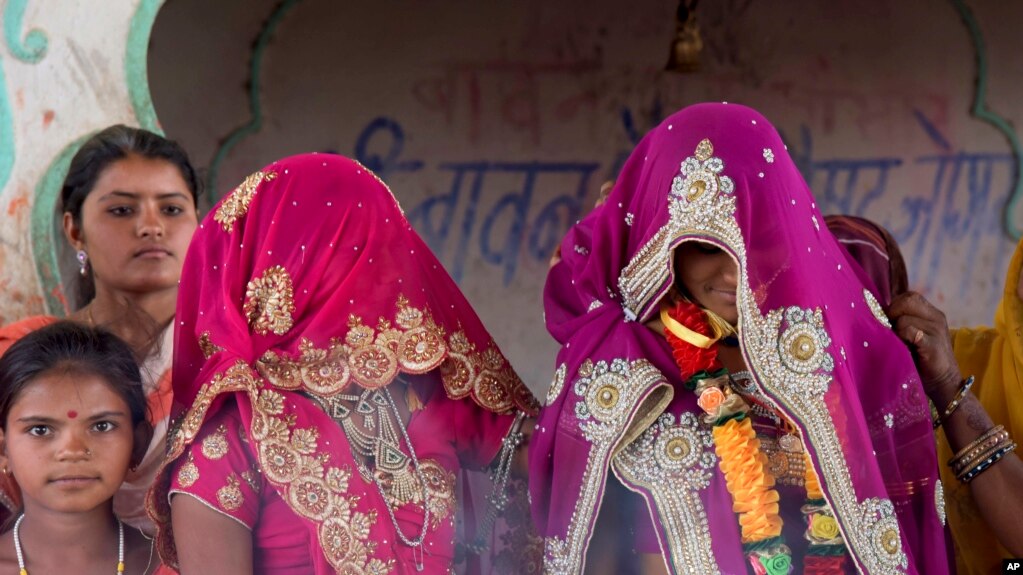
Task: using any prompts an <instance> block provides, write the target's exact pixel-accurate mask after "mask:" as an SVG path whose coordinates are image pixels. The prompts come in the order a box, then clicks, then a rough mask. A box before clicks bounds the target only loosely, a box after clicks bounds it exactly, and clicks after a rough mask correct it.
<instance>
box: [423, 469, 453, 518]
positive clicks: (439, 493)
mask: <svg viewBox="0 0 1023 575" xmlns="http://www.w3.org/2000/svg"><path fill="white" fill-rule="evenodd" d="M419 464H420V469H421V470H422V471H423V479H425V480H426V490H427V491H429V492H430V496H429V497H428V498H427V504H428V505H429V506H430V519H431V520H432V525H433V528H434V529H436V528H437V527H438V526H440V523H441V521H443V520H445V519H447V518H448V517H450V516H451V513H452V512H453V511H454V510H455V474H454V473H451V472H450V471H448V470H447V469H445V468H444V467H442V466H441V465H440V464H439V463H437V462H436V461H433V460H432V459H424V460H422V461H420V462H419ZM421 493H422V490H420V489H417V490H415V494H416V495H420V494H421ZM417 499H422V498H421V497H417ZM416 503H422V501H417V502H416Z"/></svg>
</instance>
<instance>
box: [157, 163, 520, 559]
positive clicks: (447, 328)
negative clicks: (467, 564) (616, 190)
mask: <svg viewBox="0 0 1023 575" xmlns="http://www.w3.org/2000/svg"><path fill="white" fill-rule="evenodd" d="M176 321H177V322H178V323H177V332H176V339H175V358H174V359H175V361H174V374H173V382H174V392H175V396H174V398H175V410H174V421H175V429H173V431H172V434H171V436H170V441H169V451H170V453H169V458H168V459H169V463H168V465H167V466H166V467H165V469H164V471H163V472H162V473H161V474H160V476H158V478H157V481H156V484H155V485H154V488H153V490H152V491H151V492H150V494H149V499H148V505H149V508H150V514H151V515H152V516H153V518H154V520H155V521H156V523H157V526H158V536H159V549H160V552H161V556H162V557H163V558H164V561H165V562H166V563H168V564H170V565H176V550H175V549H174V546H173V533H172V532H171V529H170V513H169V512H170V509H169V498H168V495H169V493H171V492H172V491H182V492H185V493H189V494H190V495H193V496H196V497H199V498H200V499H203V500H204V501H207V502H208V503H211V504H213V505H214V507H215V508H216V509H218V510H219V511H221V512H226V513H227V514H228V515H231V516H232V517H234V518H235V519H237V520H239V521H241V522H242V523H243V524H245V525H247V526H249V527H251V528H253V533H254V546H255V547H256V548H257V551H256V559H257V560H265V561H266V564H265V565H260V566H259V568H260V572H268V573H275V572H280V573H288V572H303V573H317V574H320V573H334V572H337V573H404V572H406V571H407V570H410V569H413V567H412V565H413V562H412V560H411V549H410V548H408V547H405V546H403V545H402V544H401V543H398V542H397V535H396V533H395V531H394V527H393V526H392V522H391V519H390V516H389V511H388V507H387V504H386V503H385V502H384V500H383V498H382V497H381V496H380V493H379V492H378V490H377V486H376V485H375V484H374V482H373V481H372V480H367V479H366V478H363V477H362V476H361V474H360V472H359V468H358V465H357V464H356V461H355V460H354V457H353V456H352V453H351V449H350V447H349V443H348V440H347V438H346V437H345V434H344V432H343V431H342V430H341V428H340V426H339V425H338V424H337V423H336V422H335V421H334V420H333V419H332V418H331V417H330V416H329V415H328V414H327V413H325V411H324V409H323V408H321V407H320V405H319V403H317V401H316V400H314V399H313V398H312V396H314V395H315V396H319V397H321V398H322V397H329V396H332V395H335V394H338V393H341V392H342V391H344V392H346V393H353V391H352V389H355V390H356V391H354V393H358V392H359V391H361V389H360V388H365V389H374V388H380V387H383V386H386V385H388V384H390V383H391V382H392V381H393V380H394V379H395V378H397V377H402V378H403V379H404V380H406V381H409V382H410V388H411V389H413V390H414V392H415V395H416V396H417V397H418V398H419V400H420V401H422V402H423V403H424V407H423V408H422V409H421V411H415V412H414V413H413V415H412V418H411V420H410V422H409V425H408V432H409V436H410V439H411V441H412V443H413V445H414V447H415V449H416V452H417V454H422V459H421V463H423V464H424V465H423V468H424V473H425V471H426V467H427V463H429V464H431V465H432V464H436V467H435V471H436V474H435V475H436V477H434V476H431V475H430V474H426V479H427V482H428V483H432V482H433V479H431V478H435V479H437V481H439V482H440V483H442V484H444V485H445V486H446V485H447V477H448V475H447V474H454V473H455V472H457V471H458V470H460V469H461V468H462V467H467V468H472V467H481V466H484V465H486V464H488V463H489V462H490V460H491V459H492V458H493V457H494V455H495V454H496V453H497V451H498V449H499V448H500V440H501V437H503V435H504V434H505V433H506V432H507V431H508V428H509V426H510V425H511V421H512V417H513V416H512V414H513V413H514V412H515V411H517V410H533V409H534V400H533V399H532V396H531V395H530V393H529V391H528V390H527V389H526V387H525V386H524V385H523V384H522V382H521V381H520V380H519V378H518V377H517V376H516V375H515V373H514V372H513V371H512V369H511V367H510V366H509V365H508V362H507V360H506V359H505V358H504V356H503V355H502V354H501V352H500V351H499V350H498V349H497V346H496V345H495V344H494V342H493V340H492V339H491V337H490V335H489V334H488V333H487V331H486V330H485V329H484V327H483V326H482V324H481V323H480V321H479V318H478V317H477V316H476V314H475V312H473V310H472V308H471V307H470V305H469V303H468V302H467V301H466V300H465V299H464V297H463V296H462V294H461V292H460V290H459V289H458V287H457V285H456V284H455V283H454V282H453V281H452V280H451V278H450V277H449V276H448V274H447V273H446V272H445V270H444V269H443V267H442V266H441V265H440V263H439V262H438V261H437V260H436V258H435V257H434V256H433V254H432V253H431V252H430V250H429V248H427V247H426V245H425V243H423V242H422V240H420V238H419V237H418V236H417V235H416V234H415V232H414V231H413V230H412V228H411V226H410V225H409V223H408V221H407V220H406V219H405V217H404V214H403V213H402V211H401V208H400V207H399V205H398V203H397V201H396V200H395V198H394V197H393V195H392V194H391V193H390V191H389V190H388V189H387V187H386V186H385V185H384V184H383V182H381V181H380V180H379V179H378V178H377V177H376V176H375V175H374V174H373V173H371V172H370V171H368V170H367V169H366V168H364V167H363V166H361V165H359V164H358V163H356V162H353V161H351V160H348V159H345V158H342V157H339V156H333V155H318V154H312V155H304V156H295V157H291V158H286V159H284V160H281V161H278V162H276V163H274V164H271V165H269V166H267V167H266V168H264V169H263V170H261V171H259V172H257V173H255V174H253V175H252V176H250V177H249V178H247V179H246V180H245V181H244V182H243V183H242V184H241V185H240V186H239V187H238V188H237V189H236V190H235V191H234V192H233V193H232V194H230V195H228V196H227V197H225V198H224V199H223V200H222V201H221V202H220V203H219V204H218V206H217V207H216V209H215V210H214V211H213V212H212V213H210V214H209V216H208V217H207V218H206V219H205V220H204V221H203V223H202V225H201V226H200V230H199V231H198V233H197V234H196V236H195V238H194V240H193V242H192V245H191V247H190V249H189V254H188V257H187V259H186V262H185V268H184V272H183V275H182V281H181V295H180V297H179V302H178V310H177V317H176ZM398 399H399V401H400V398H398ZM211 438H212V439H211ZM207 444H210V445H211V446H212V451H211V452H210V453H207V451H208V446H207ZM420 449H422V450H423V451H420ZM211 455H212V456H211ZM218 455H220V457H217V456H218ZM427 460H430V461H429V462H428V461H427ZM252 469H258V471H259V474H260V477H258V478H256V477H252V476H251V474H249V475H248V478H249V479H252V480H253V481H252V482H251V483H250V482H249V480H248V479H247V478H246V476H243V474H245V473H246V472H249V471H251V470H252ZM183 470H184V471H183ZM186 484H188V485H186ZM428 487H429V486H428ZM442 490H443V491H444V492H445V493H447V492H449V490H448V489H447V487H443V489H442ZM431 501H432V502H434V503H436V502H437V501H438V500H437V499H436V498H433V499H431ZM410 506H411V507H410ZM410 506H405V507H401V508H399V509H398V510H397V511H396V512H395V515H396V517H397V520H398V522H399V524H400V525H401V528H402V532H403V533H405V534H406V535H407V536H409V537H414V536H415V535H417V534H418V533H419V528H420V526H421V525H422V523H423V512H422V509H421V507H420V508H419V509H418V510H417V509H415V508H414V507H415V506H414V505H412V504H410ZM445 517H447V519H445V521H439V522H438V523H437V524H436V525H431V529H430V530H428V537H427V543H426V544H425V548H426V551H427V558H426V562H427V564H428V565H429V566H434V567H438V568H439V566H440V565H443V566H444V567H445V568H448V567H450V561H451V560H450V557H451V555H452V554H453V547H452V546H453V542H452V541H451V538H452V533H453V532H452V531H451V528H450V527H451V526H450V523H451V521H452V519H451V518H450V515H446V516H445ZM282 522H283V524H291V525H293V526H295V528H294V529H290V530H286V531H281V530H279V529H276V528H275V527H274V525H279V524H282ZM275 545H276V546H279V547H283V548H286V549H284V550H279V551H280V552H275V551H273V547H274V546H275ZM296 545H298V547H299V548H300V552H301V553H304V554H305V556H304V557H303V558H298V559H304V560H305V561H306V562H308V563H309V564H311V567H310V566H309V565H308V564H303V563H302V561H301V560H299V561H298V563H296V560H297V558H296V556H295V547H296ZM267 552H269V553H270V554H271V555H273V558H272V559H270V558H268V556H267V555H266V553H267ZM261 558H262V559H261ZM278 560H279V561H280V563H276V562H277V561H278ZM274 565H279V566H280V569H275V567H274Z"/></svg>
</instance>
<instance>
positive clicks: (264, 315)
mask: <svg viewBox="0 0 1023 575" xmlns="http://www.w3.org/2000/svg"><path fill="white" fill-rule="evenodd" d="M243 311H244V313H245V317H246V318H247V319H248V321H249V327H251V328H252V331H254V332H255V333H257V334H259V335H266V334H268V333H269V332H273V333H274V334H276V335H284V334H286V333H288V330H289V329H291V326H292V323H293V322H294V319H293V318H292V316H291V314H292V313H294V312H295V289H294V287H292V281H291V275H289V274H288V270H286V269H284V266H272V267H269V268H267V269H266V270H265V271H263V274H262V275H260V276H259V277H257V278H253V279H252V280H250V281H249V283H248V285H247V286H245V306H244V308H243Z"/></svg>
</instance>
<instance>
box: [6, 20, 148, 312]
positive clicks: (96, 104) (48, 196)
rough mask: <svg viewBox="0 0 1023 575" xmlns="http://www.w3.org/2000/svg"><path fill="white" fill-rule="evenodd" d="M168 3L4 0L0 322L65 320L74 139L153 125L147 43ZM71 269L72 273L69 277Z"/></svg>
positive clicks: (71, 264) (71, 265) (71, 262)
mask: <svg viewBox="0 0 1023 575" xmlns="http://www.w3.org/2000/svg"><path fill="white" fill-rule="evenodd" d="M161 2H162V0H119V1H118V2H103V4H102V9H101V10H97V9H96V7H97V6H98V4H97V3H95V2H68V1H65V0H37V1H30V0H7V1H5V2H0V25H2V29H3V39H2V42H0V222H2V225H0V293H2V294H3V296H2V297H0V323H7V322H9V321H12V320H15V319H19V318H21V317H24V316H27V315H32V314H39V313H48V312H49V313H63V312H64V305H65V304H64V299H63V295H62V289H61V268H63V269H64V270H65V273H64V274H63V276H64V277H65V278H67V277H69V275H70V274H73V272H74V269H75V265H74V258H73V255H72V254H69V253H67V250H66V249H58V248H64V246H65V244H66V242H64V240H63V237H62V236H60V235H58V234H57V230H56V227H55V226H56V221H57V219H56V218H55V206H56V202H57V196H58V194H59V189H60V184H61V182H62V180H63V178H64V174H65V173H66V170H67V163H68V162H69V161H70V157H71V155H73V153H74V151H75V149H76V148H75V146H76V143H77V142H80V141H81V140H82V139H84V138H85V137H87V136H88V135H89V134H91V133H93V132H95V131H97V130H99V129H102V128H103V127H105V126H107V125H109V124H113V123H128V124H134V125H143V126H146V127H149V128H151V129H155V128H156V119H155V114H154V112H153V109H152V103H151V102H150V100H149V92H148V86H147V84H146V46H147V42H148V37H149V31H150V29H151V26H152V22H153V20H154V18H155V17H156V13H157V11H158V9H159V6H160V4H161ZM67 272H70V273H67Z"/></svg>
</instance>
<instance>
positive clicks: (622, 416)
mask: <svg viewBox="0 0 1023 575" xmlns="http://www.w3.org/2000/svg"><path fill="white" fill-rule="evenodd" d="M664 385H665V384H664V376H663V375H662V374H661V373H660V372H659V371H658V370H657V368H655V367H654V366H653V365H652V364H650V363H649V362H648V361H646V360H635V361H633V362H631V363H630V362H627V361H625V360H623V359H615V360H613V361H612V362H611V363H610V364H608V363H607V362H606V361H599V362H597V363H593V362H592V361H589V360H587V361H585V362H583V364H582V365H581V366H580V367H579V372H578V374H577V378H576V379H575V381H574V383H573V384H572V388H573V391H574V396H575V398H576V403H575V415H576V417H577V418H578V420H579V429H580V431H582V433H583V435H584V436H585V437H586V439H587V441H588V442H589V443H590V445H591V447H590V452H589V455H588V457H587V461H586V469H585V470H584V472H583V476H582V483H581V488H580V492H579V497H578V498H577V499H576V503H575V508H574V510H573V512H572V517H571V520H570V522H569V526H568V532H567V533H566V536H565V538H560V537H548V538H547V539H546V541H545V543H544V553H545V560H544V572H545V573H549V574H569V573H582V569H583V565H584V563H585V561H584V551H585V548H586V543H587V542H588V541H589V539H590V536H591V535H592V532H593V525H594V521H595V520H596V516H595V514H596V509H597V506H598V504H599V503H600V498H601V497H602V496H603V493H604V484H605V482H606V481H607V474H608V470H609V464H610V458H611V455H612V453H613V452H614V450H615V449H616V447H617V446H618V444H619V443H620V442H621V441H622V438H623V435H624V434H625V432H626V430H627V429H629V427H630V425H631V424H633V420H634V419H635V418H636V417H638V416H639V415H641V414H638V413H637V411H638V410H639V408H640V406H641V405H642V404H643V403H644V401H643V400H644V399H645V398H646V397H649V396H650V394H651V393H653V392H655V391H656V390H657V388H658V387H661V386H664ZM669 397H670V396H669Z"/></svg>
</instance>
